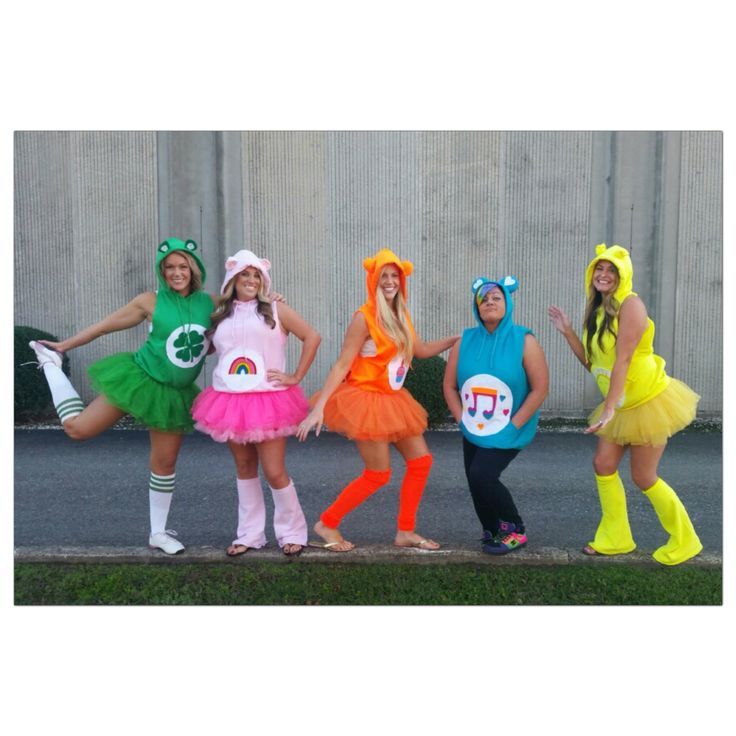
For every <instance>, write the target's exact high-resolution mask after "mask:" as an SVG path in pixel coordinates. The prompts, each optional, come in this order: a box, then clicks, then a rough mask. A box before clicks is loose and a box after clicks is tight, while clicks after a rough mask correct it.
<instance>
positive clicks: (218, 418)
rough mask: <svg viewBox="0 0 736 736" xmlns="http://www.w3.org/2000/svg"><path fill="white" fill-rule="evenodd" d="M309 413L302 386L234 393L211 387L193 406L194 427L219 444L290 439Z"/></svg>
mask: <svg viewBox="0 0 736 736" xmlns="http://www.w3.org/2000/svg"><path fill="white" fill-rule="evenodd" d="M308 413H309V404H308V403H307V399H306V397H305V396H304V392H303V391H302V390H301V388H300V387H299V386H289V388H287V389H286V390H285V391H252V392H249V393H243V394H231V393H226V392H224V391H215V389H213V388H212V387H211V386H210V387H209V388H206V389H205V390H204V391H202V393H200V394H199V395H198V396H197V398H196V399H195V401H194V404H193V405H192V417H193V418H194V422H195V424H194V427H195V429H198V430H199V431H200V432H204V433H205V434H208V435H210V436H211V437H212V439H213V440H215V441H216V442H237V443H238V444H241V445H247V444H253V443H256V442H264V441H266V440H274V439H276V438H277V437H289V436H290V435H294V434H296V430H297V427H298V426H299V422H301V421H302V419H304V417H306V416H307V414H308Z"/></svg>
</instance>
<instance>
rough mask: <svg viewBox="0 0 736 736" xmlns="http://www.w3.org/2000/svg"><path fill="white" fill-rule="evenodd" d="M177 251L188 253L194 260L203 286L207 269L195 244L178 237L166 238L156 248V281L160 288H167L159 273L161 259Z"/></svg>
mask: <svg viewBox="0 0 736 736" xmlns="http://www.w3.org/2000/svg"><path fill="white" fill-rule="evenodd" d="M177 251H182V252H183V253H186V254H188V255H190V256H191V257H192V258H194V260H195V261H196V263H197V265H198V266H199V270H200V271H201V272H202V286H204V282H205V279H206V278H207V271H206V270H205V267H204V263H202V259H201V258H200V257H199V252H198V248H197V244H196V243H195V242H194V241H193V240H179V238H167V239H166V240H164V242H163V243H161V245H159V247H158V248H157V249H156V276H158V283H159V284H160V285H161V287H162V288H168V286H167V285H166V281H165V280H164V277H163V276H162V275H161V261H163V260H164V258H166V257H167V256H169V255H171V254H172V253H176V252H177Z"/></svg>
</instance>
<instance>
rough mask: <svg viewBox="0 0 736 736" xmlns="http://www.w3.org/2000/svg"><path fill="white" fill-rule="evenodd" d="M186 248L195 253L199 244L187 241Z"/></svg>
mask: <svg viewBox="0 0 736 736" xmlns="http://www.w3.org/2000/svg"><path fill="white" fill-rule="evenodd" d="M184 247H185V248H186V249H187V250H188V251H189V252H190V253H194V251H195V250H197V244H196V243H195V242H194V241H193V240H187V242H186V243H184Z"/></svg>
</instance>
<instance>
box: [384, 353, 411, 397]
mask: <svg viewBox="0 0 736 736" xmlns="http://www.w3.org/2000/svg"><path fill="white" fill-rule="evenodd" d="M408 372H409V366H408V365H407V364H406V363H405V362H404V359H403V358H402V357H401V356H400V355H397V356H396V357H395V358H394V359H393V360H392V361H391V362H390V363H389V364H388V384H389V386H391V388H392V389H393V390H394V391H398V390H399V389H400V388H401V387H402V386H403V385H404V379H405V378H406V374H407V373H408Z"/></svg>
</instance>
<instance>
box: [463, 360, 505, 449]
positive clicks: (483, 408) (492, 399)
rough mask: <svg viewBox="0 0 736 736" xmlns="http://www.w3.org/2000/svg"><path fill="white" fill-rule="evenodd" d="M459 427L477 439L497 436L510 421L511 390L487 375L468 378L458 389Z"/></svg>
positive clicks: (482, 374) (480, 374)
mask: <svg viewBox="0 0 736 736" xmlns="http://www.w3.org/2000/svg"><path fill="white" fill-rule="evenodd" d="M460 399H461V400H462V402H463V416H462V423H463V424H464V425H465V428H466V429H467V430H468V431H469V432H470V433H471V434H474V435H477V436H478V437H487V436H488V435H491V434H497V433H498V432H500V431H501V430H502V429H504V428H505V427H506V425H507V424H508V423H509V422H510V421H511V414H512V411H513V408H514V397H513V396H512V395H511V389H510V388H509V387H508V386H507V385H506V384H505V383H504V382H503V381H501V380H499V379H498V378H496V377H495V376H491V375H490V374H488V373H479V374H477V375H475V376H471V377H470V378H468V380H467V381H465V383H464V384H463V387H462V388H461V389H460Z"/></svg>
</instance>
